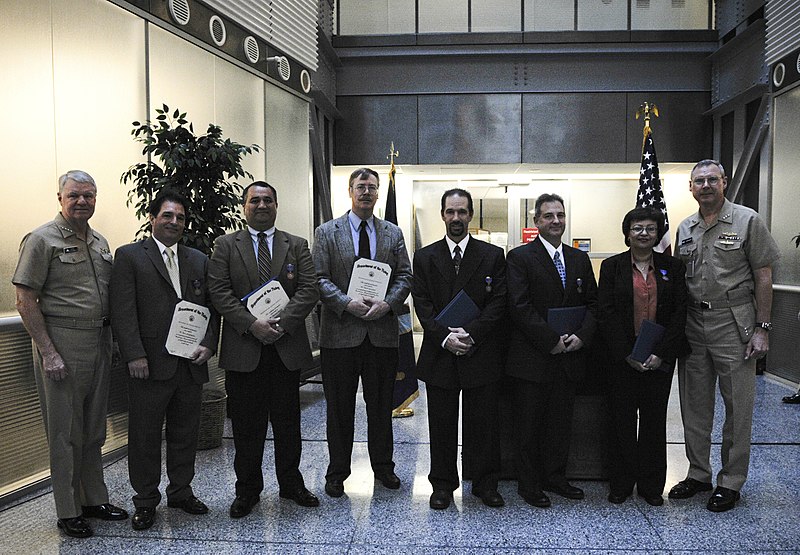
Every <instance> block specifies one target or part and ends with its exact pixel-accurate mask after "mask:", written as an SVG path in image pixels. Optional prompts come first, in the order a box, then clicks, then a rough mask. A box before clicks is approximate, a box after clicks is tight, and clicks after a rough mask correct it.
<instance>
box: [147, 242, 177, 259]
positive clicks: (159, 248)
mask: <svg viewBox="0 0 800 555" xmlns="http://www.w3.org/2000/svg"><path fill="white" fill-rule="evenodd" d="M151 237H153V241H155V243H156V246H157V247H158V252H160V253H161V256H162V258H163V257H164V256H165V254H164V249H166V248H167V246H166V245H165V244H164V243H162V242H161V241H159V240H158V239H156V238H155V237H154V236H152V235H151ZM170 249H171V250H172V252H174V253H175V264H177V263H178V243H175V244H174V245H172V246H171V247H170Z"/></svg>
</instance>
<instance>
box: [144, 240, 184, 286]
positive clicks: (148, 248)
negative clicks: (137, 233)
mask: <svg viewBox="0 0 800 555" xmlns="http://www.w3.org/2000/svg"><path fill="white" fill-rule="evenodd" d="M142 247H143V248H144V252H145V253H146V254H147V257H148V258H149V259H150V261H151V262H152V263H153V266H155V268H156V271H157V272H158V273H159V274H161V277H162V278H164V280H165V281H166V282H167V283H169V286H170V289H172V288H173V287H172V280H171V279H170V277H169V272H167V265H166V264H164V257H163V255H162V254H161V251H160V250H159V248H158V245H157V244H156V242H155V241H154V240H153V238H152V237H148V238H147V239H145V240H144V242H143V243H142ZM178 265H179V266H182V264H181V263H180V259H178Z"/></svg>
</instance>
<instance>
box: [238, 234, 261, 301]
mask: <svg viewBox="0 0 800 555" xmlns="http://www.w3.org/2000/svg"><path fill="white" fill-rule="evenodd" d="M236 250H237V251H239V256H240V257H241V258H242V262H244V267H245V269H247V277H248V279H249V280H250V287H249V289H250V290H253V289H255V288H256V287H257V286H258V285H260V283H258V262H257V261H256V252H255V249H253V239H252V238H251V237H250V232H249V231H248V230H246V229H243V230H242V231H240V232H239V233H237V234H236Z"/></svg>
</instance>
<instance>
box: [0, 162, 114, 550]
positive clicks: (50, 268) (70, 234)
mask: <svg viewBox="0 0 800 555" xmlns="http://www.w3.org/2000/svg"><path fill="white" fill-rule="evenodd" d="M58 187H59V190H58V201H59V203H61V213H60V214H58V215H57V216H56V217H55V219H54V220H53V221H52V222H49V223H46V224H44V225H43V226H41V227H39V228H37V229H35V230H33V231H32V232H31V233H29V234H28V235H27V236H26V237H25V238H24V239H23V240H22V245H21V247H20V256H19V262H18V264H17V269H16V271H15V272H14V277H13V278H12V279H11V281H12V282H13V283H14V285H15V286H16V294H17V310H18V311H19V314H20V316H21V317H22V323H23V324H24V325H25V328H26V329H27V330H28V333H29V334H30V336H31V338H32V339H33V354H34V357H33V363H34V372H35V374H36V385H37V389H38V391H39V400H40V403H41V407H42V416H43V417H44V425H45V430H46V431H47V441H48V445H49V448H50V477H51V482H52V484H53V497H54V498H55V502H56V514H57V515H58V527H59V528H61V529H62V530H64V532H65V533H66V534H67V535H69V536H73V537H77V538H86V537H89V536H91V535H92V533H93V532H92V528H91V527H90V526H89V524H88V523H87V522H86V520H84V517H95V518H101V519H103V520H124V519H126V518H128V513H127V512H125V511H124V510H122V509H120V508H118V507H115V506H114V505H111V504H110V503H109V502H108V489H107V488H106V485H105V482H104V481H103V465H102V458H101V448H102V447H103V443H105V439H106V403H107V400H108V384H109V372H110V369H111V328H110V327H109V323H110V321H109V318H108V314H109V303H108V283H109V280H110V278H111V251H110V250H109V248H108V242H107V241H106V240H105V238H103V236H102V235H100V234H99V233H97V232H96V231H95V230H93V229H92V228H91V227H89V218H91V217H92V215H93V214H94V207H95V201H96V197H97V186H96V185H95V182H94V179H92V177H91V176H90V175H89V174H87V173H85V172H82V171H78V170H73V171H70V172H67V173H66V174H64V175H62V176H61V177H60V178H59V180H58Z"/></svg>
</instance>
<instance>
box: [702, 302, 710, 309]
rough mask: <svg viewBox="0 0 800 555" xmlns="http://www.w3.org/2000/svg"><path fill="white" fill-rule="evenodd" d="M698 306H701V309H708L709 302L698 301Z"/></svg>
mask: <svg viewBox="0 0 800 555" xmlns="http://www.w3.org/2000/svg"><path fill="white" fill-rule="evenodd" d="M700 308H703V309H706V310H710V309H711V303H710V302H708V301H700Z"/></svg>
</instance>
